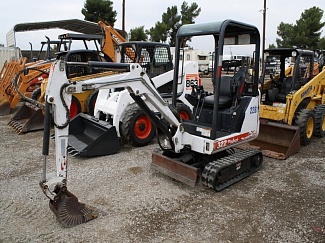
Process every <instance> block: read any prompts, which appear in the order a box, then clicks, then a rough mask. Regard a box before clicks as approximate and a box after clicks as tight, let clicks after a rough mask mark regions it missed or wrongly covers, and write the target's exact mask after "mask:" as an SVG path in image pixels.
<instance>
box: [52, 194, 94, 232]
mask: <svg viewBox="0 0 325 243" xmlns="http://www.w3.org/2000/svg"><path fill="white" fill-rule="evenodd" d="M49 206H50V209H51V210H52V212H53V213H54V215H55V216H56V217H57V219H58V221H59V222H60V223H61V224H62V225H63V226H64V227H67V228H68V227H73V226H76V225H79V224H82V223H85V222H87V221H90V220H92V219H95V218H97V215H96V214H95V213H94V212H93V210H92V209H90V208H89V207H87V206H86V205H85V204H83V203H80V202H79V201H78V198H77V197H76V196H75V195H73V194H72V193H71V192H69V191H68V190H66V189H65V190H61V191H60V193H59V194H58V195H57V196H56V197H55V198H54V200H50V203H49Z"/></svg>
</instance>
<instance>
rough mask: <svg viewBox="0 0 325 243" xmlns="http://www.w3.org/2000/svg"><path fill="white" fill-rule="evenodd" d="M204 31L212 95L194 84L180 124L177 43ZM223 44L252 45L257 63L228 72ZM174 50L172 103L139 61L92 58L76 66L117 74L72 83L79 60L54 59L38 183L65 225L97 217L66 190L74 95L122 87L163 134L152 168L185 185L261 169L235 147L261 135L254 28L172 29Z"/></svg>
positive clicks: (216, 185) (220, 185)
mask: <svg viewBox="0 0 325 243" xmlns="http://www.w3.org/2000/svg"><path fill="white" fill-rule="evenodd" d="M201 36H208V37H211V39H212V42H213V46H214V53H215V60H216V61H215V69H214V70H217V72H214V75H213V78H212V79H213V80H212V81H213V82H214V92H213V93H212V94H211V93H208V92H205V91H204V90H203V87H201V86H193V89H196V92H193V94H190V95H188V97H187V98H188V100H189V101H191V102H192V104H194V107H195V108H194V115H195V118H194V120H186V121H183V120H182V119H181V118H180V115H179V114H178V112H177V111H176V109H175V104H176V101H177V92H176V90H177V81H179V75H180V74H179V72H180V70H181V67H180V66H181V65H182V62H180V56H181V55H180V51H181V49H182V48H181V46H182V45H183V44H184V43H185V40H188V39H189V38H194V37H201ZM226 44H231V45H249V46H251V47H253V49H254V54H253V56H254V62H253V65H252V66H251V67H250V72H247V69H245V68H243V69H241V70H239V71H238V72H237V73H236V74H235V76H233V77H232V76H225V75H224V74H223V73H222V71H221V70H222V58H223V51H224V50H223V48H224V45H226ZM176 50H177V51H176V53H175V68H174V81H173V98H172V103H171V104H170V103H168V102H166V101H165V100H164V99H163V98H162V97H161V95H160V94H159V92H158V91H157V89H156V88H155V87H154V85H153V83H152V82H151V78H150V77H149V76H148V74H147V73H146V72H144V71H143V68H142V67H141V65H140V64H137V63H103V62H92V61H90V62H87V63H78V65H81V66H86V67H90V68H98V67H100V68H107V69H108V70H115V71H120V73H117V74H114V75H107V76H102V77H98V78H93V79H88V80H85V81H80V82H71V81H70V80H69V79H68V78H67V75H66V70H67V69H68V68H69V65H75V64H76V63H69V62H66V61H65V60H63V59H61V60H60V59H59V60H57V61H55V62H54V63H53V65H52V67H51V72H50V76H49V81H48V82H49V83H48V87H47V90H46V111H45V125H46V126H45V129H44V138H43V155H44V162H43V175H42V179H41V181H40V186H41V189H42V191H43V192H44V194H45V195H46V196H47V197H48V198H49V199H50V203H49V205H50V208H51V210H52V211H53V213H54V214H55V215H56V217H57V219H58V221H59V222H60V223H61V224H62V225H63V226H65V227H72V226H75V225H78V224H81V223H84V222H87V221H89V220H91V219H94V218H95V217H96V215H95V214H94V212H93V211H92V210H91V209H90V208H89V207H88V206H86V205H85V204H82V203H80V202H79V201H78V199H77V197H76V196H74V195H73V194H72V193H71V192H69V191H68V189H67V168H68V152H67V147H68V137H69V136H68V135H69V105H70V101H71V96H72V93H74V92H84V91H86V90H89V89H112V88H115V87H125V88H126V89H127V90H128V91H129V93H130V96H131V97H132V98H133V99H134V101H135V102H136V103H137V105H138V106H139V107H140V108H141V110H142V111H143V112H144V113H145V114H146V115H147V116H148V117H149V118H150V119H151V121H152V122H153V123H154V124H155V126H156V127H157V128H158V129H159V130H160V131H161V132H162V134H163V136H160V138H159V139H158V143H159V145H160V150H159V151H156V152H154V153H153V154H152V167H153V168H154V169H156V170H158V171H160V172H161V173H163V174H166V175H168V176H170V177H172V178H174V179H176V180H179V181H181V182H183V183H186V184H188V185H191V186H194V185H196V184H197V183H198V182H199V181H200V180H201V181H202V184H203V185H205V186H207V187H209V188H211V189H213V190H215V191H221V190H223V189H224V188H227V187H228V186H230V185H232V184H234V183H235V182H238V181H240V180H241V179H243V178H245V177H247V176H249V175H251V174H252V173H254V172H256V171H258V170H259V169H260V168H261V166H262V161H263V156H262V153H261V152H260V151H258V150H254V149H249V150H239V149H236V148H234V147H235V146H236V145H238V144H241V143H244V142H247V141H250V140H253V139H255V138H256V137H257V135H258V132H259V105H260V92H259V89H258V78H259V50H260V35H259V31H258V29H257V28H256V27H255V26H252V25H249V24H245V23H241V22H237V21H234V20H225V21H220V22H212V23H202V24H189V25H184V26H182V27H181V28H180V29H179V30H178V32H177V38H176ZM183 81H184V80H183ZM147 102H149V103H150V104H152V106H154V107H155V108H156V109H157V110H158V111H159V115H157V114H156V113H155V112H153V111H152V110H151V109H150V108H149V106H148V105H147ZM51 115H53V120H54V125H55V153H56V156H55V159H56V170H57V171H56V175H55V176H53V177H50V176H48V175H47V172H46V165H47V155H48V150H49V141H50V139H49V137H50V122H51V121H52V118H51ZM99 132H100V131H99ZM111 135H112V137H114V136H116V132H115V134H114V130H112V134H111ZM107 146H112V145H109V144H108V145H107Z"/></svg>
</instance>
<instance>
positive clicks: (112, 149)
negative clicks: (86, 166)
mask: <svg viewBox="0 0 325 243" xmlns="http://www.w3.org/2000/svg"><path fill="white" fill-rule="evenodd" d="M119 150H120V140H119V138H118V136H117V133H116V128H115V127H114V126H112V125H111V124H109V123H108V122H105V121H101V120H98V119H96V118H95V117H93V116H90V115H87V114H83V113H79V114H78V115H77V116H76V117H74V118H73V119H72V120H71V121H70V124H69V148H68V151H69V153H70V154H72V155H79V156H85V157H90V156H102V155H109V154H114V153H117V152H118V151H119Z"/></svg>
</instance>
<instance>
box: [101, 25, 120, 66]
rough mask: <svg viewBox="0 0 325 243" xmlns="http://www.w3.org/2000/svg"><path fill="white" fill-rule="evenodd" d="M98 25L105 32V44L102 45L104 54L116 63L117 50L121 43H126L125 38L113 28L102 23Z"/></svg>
mask: <svg viewBox="0 0 325 243" xmlns="http://www.w3.org/2000/svg"><path fill="white" fill-rule="evenodd" d="M98 25H99V26H100V27H101V28H102V30H103V31H104V42H103V45H102V52H103V53H104V54H105V55H107V56H108V57H109V58H110V59H111V61H112V62H116V56H115V49H116V48H114V47H116V46H118V45H119V44H120V43H122V42H125V41H126V40H125V38H124V37H123V36H122V35H120V33H119V32H118V31H117V30H115V29H114V28H113V27H112V26H110V25H108V24H105V23H104V22H102V21H99V22H98Z"/></svg>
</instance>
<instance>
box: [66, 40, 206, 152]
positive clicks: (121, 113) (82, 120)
mask: <svg viewBox="0 0 325 243" xmlns="http://www.w3.org/2000/svg"><path fill="white" fill-rule="evenodd" d="M119 47H120V50H121V64H122V65H123V64H125V63H135V62H136V63H140V65H141V68H142V70H143V72H144V73H147V74H148V76H149V77H150V78H151V81H152V83H153V85H154V87H155V88H156V89H157V90H158V92H159V93H160V95H161V96H162V97H163V98H164V99H169V100H171V97H172V95H171V93H172V80H173V75H174V71H173V63H172V60H171V55H170V49H169V45H168V44H163V43H157V42H142V41H141V42H139V41H133V42H125V43H121V44H120V45H119ZM103 65H105V64H103ZM197 70H198V64H197V62H194V61H187V62H184V65H183V66H182V70H180V71H179V73H180V75H179V77H178V82H177V84H178V85H177V93H178V101H179V102H178V106H177V109H178V112H179V113H180V115H181V116H182V118H183V119H189V118H190V117H191V115H192V105H191V104H190V103H189V102H188V101H187V100H186V99H185V95H186V94H190V93H191V92H192V85H200V78H199V74H198V72H197ZM86 78H87V77H86ZM94 102H96V103H95V109H94V114H88V115H86V114H83V113H79V114H78V115H77V116H76V117H75V118H74V119H73V120H72V121H71V123H70V136H72V137H73V139H70V142H69V152H70V154H72V155H80V156H99V155H108V154H113V153H116V152H118V151H119V149H120V146H118V145H117V144H116V146H111V147H110V149H102V147H105V146H106V144H105V143H106V142H108V141H109V142H111V140H112V137H110V134H111V132H112V130H116V134H117V139H116V143H118V142H121V144H123V143H124V142H127V143H130V144H132V145H133V146H145V145H147V144H148V143H150V142H151V140H152V139H153V138H154V137H155V135H156V128H155V126H154V124H152V122H151V121H150V119H149V118H148V117H147V116H146V115H145V114H144V113H143V112H142V111H141V109H140V108H139V107H138V105H137V104H136V103H135V102H134V100H133V99H132V98H131V96H130V95H129V92H128V90H127V89H124V88H116V89H115V90H112V89H101V90H99V92H98V95H97V98H96V101H94ZM149 106H150V108H151V109H152V110H153V111H154V112H157V113H158V111H157V109H155V107H154V106H152V105H151V104H149ZM105 122H106V123H105ZM81 127H83V129H81ZM98 127H101V128H102V129H103V130H102V133H96V132H94V131H97V130H98ZM114 133H115V132H114ZM85 134H92V136H88V137H87V139H85V140H83V137H84V135H85ZM103 137H104V138H105V139H103ZM81 140H82V143H80V141H81ZM113 143H115V142H113ZM81 144H82V146H81Z"/></svg>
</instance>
